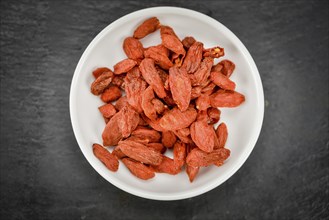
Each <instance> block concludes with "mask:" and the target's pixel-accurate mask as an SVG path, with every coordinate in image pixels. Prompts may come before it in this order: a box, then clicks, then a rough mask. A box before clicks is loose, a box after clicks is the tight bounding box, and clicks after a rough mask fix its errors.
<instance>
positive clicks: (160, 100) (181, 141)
mask: <svg viewBox="0 0 329 220" xmlns="http://www.w3.org/2000/svg"><path fill="white" fill-rule="evenodd" d="M158 29H160V34H161V39H162V43H161V44H160V45H156V46H151V47H148V48H144V47H143V45H142V43H141V42H140V41H139V39H141V38H143V37H145V36H146V35H148V34H150V33H152V32H155V31H156V30H158ZM123 50H124V51H125V53H126V55H127V57H128V58H127V59H125V60H122V61H120V62H119V63H117V64H116V65H115V66H114V71H111V70H110V69H109V68H106V67H102V68H98V69H96V70H95V71H94V72H93V75H94V76H95V78H96V79H95V81H94V82H93V83H92V85H91V92H92V93H93V94H94V95H100V97H101V99H102V100H103V101H104V102H105V103H107V104H105V105H103V106H101V107H99V110H100V112H101V113H102V115H103V117H104V119H105V121H106V127H105V129H104V131H103V134H102V137H103V145H104V146H110V147H112V146H113V147H114V150H113V151H112V152H110V151H108V150H107V149H106V148H104V147H103V146H101V145H99V144H94V145H93V152H94V154H95V156H96V157H97V158H99V159H100V160H101V161H102V162H103V163H104V164H105V166H106V167H107V168H108V169H110V170H111V171H116V170H118V167H119V160H121V161H122V162H123V163H124V164H125V166H126V167H127V168H128V169H129V170H130V172H131V173H132V174H133V175H135V176H137V177H138V178H141V179H144V180H146V179H150V178H153V177H154V176H155V172H157V173H168V174H172V175H175V174H178V173H179V172H181V170H182V169H183V167H184V165H185V168H186V172H187V174H188V176H189V179H190V181H191V182H192V181H193V180H194V178H195V176H196V175H197V173H198V171H199V169H200V167H206V166H209V165H215V166H221V165H222V164H223V163H224V161H225V160H226V159H227V158H228V157H229V156H230V150H228V149H226V148H225V142H226V139H227V135H228V132H227V127H226V125H225V123H221V124H220V125H219V126H218V127H217V128H216V129H215V128H214V124H215V123H217V122H218V121H219V118H220V110H219V109H218V107H236V106H238V105H240V104H241V103H242V102H244V100H245V98H244V96H243V95H242V94H240V93H238V92H236V91H234V89H235V83H234V82H232V81H231V80H230V79H229V77H230V76H231V74H232V73H233V71H234V68H235V65H234V63H233V62H231V61H229V60H222V61H221V62H219V63H218V64H216V65H214V59H215V58H219V57H222V56H224V49H223V48H221V47H213V48H209V49H205V48H204V47H203V44H202V43H201V42H198V41H196V40H195V39H194V38H193V37H185V38H184V39H183V40H182V41H181V40H180V39H179V38H178V37H177V35H176V34H175V32H174V30H173V29H172V28H171V27H168V26H164V25H161V24H160V22H159V20H158V19H157V18H156V17H152V18H149V19H147V20H146V21H144V22H143V23H142V24H141V25H140V26H138V27H137V29H136V30H135V32H134V35H133V37H127V38H126V39H125V40H124V42H123ZM122 90H123V91H125V96H122ZM114 102H115V104H114ZM170 148H173V155H174V156H173V159H172V158H169V157H167V156H165V155H164V152H165V151H166V150H167V149H170Z"/></svg>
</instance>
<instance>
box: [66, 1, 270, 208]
mask: <svg viewBox="0 0 329 220" xmlns="http://www.w3.org/2000/svg"><path fill="white" fill-rule="evenodd" d="M157 11H162V12H165V11H167V12H168V13H179V14H182V15H188V16H193V17H197V18H198V19H200V20H202V21H205V22H207V23H212V25H215V26H218V25H219V26H221V28H223V29H225V31H226V33H227V35H228V36H229V38H230V39H231V40H232V41H233V42H234V44H236V45H237V46H238V48H239V50H241V52H242V54H243V56H245V58H246V61H247V63H248V64H249V66H250V68H251V70H252V73H253V75H254V77H253V78H254V80H256V85H257V86H256V93H257V101H258V112H259V114H258V117H257V118H256V120H257V122H256V124H257V128H256V131H255V132H254V133H253V134H252V137H251V138H250V141H249V143H247V144H246V146H247V150H246V152H245V153H244V154H243V155H241V156H240V158H239V160H238V161H237V162H236V164H235V166H233V167H232V168H231V169H230V170H229V171H228V172H227V174H226V175H225V176H221V177H220V178H217V181H212V184H207V185H206V186H205V187H202V188H201V187H200V188H197V189H195V190H192V191H188V192H184V193H181V194H180V193H175V194H168V195H164V194H157V193H156V192H145V191H144V190H139V189H134V188H131V187H126V186H124V185H121V183H120V181H116V180H115V179H108V178H107V177H106V176H105V174H103V173H102V172H101V171H100V170H98V168H97V166H96V164H94V163H93V162H92V161H91V159H89V158H88V156H87V155H88V154H87V152H86V151H85V150H84V149H83V147H81V146H82V145H83V144H82V141H81V136H82V135H81V132H79V126H78V124H79V123H78V118H77V115H75V114H74V112H76V110H77V109H76V107H75V105H74V97H75V94H76V91H75V90H74V88H75V87H76V84H77V80H78V74H79V72H81V69H82V64H83V63H84V62H85V59H86V57H87V56H88V54H89V52H90V51H91V50H92V48H93V47H94V46H95V45H96V43H97V42H98V41H99V40H100V39H101V38H102V37H103V36H104V35H105V34H106V33H107V32H109V31H111V29H113V28H115V27H117V26H119V25H120V24H121V23H124V22H126V20H129V19H130V18H131V17H134V16H136V15H138V14H143V13H150V12H151V13H153V14H156V12H157ZM264 108H265V106H264V90H263V85H262V81H261V77H260V74H259V71H258V68H257V66H256V63H255V61H254V59H253V58H252V56H251V54H250V53H249V51H248V49H247V48H246V47H245V46H244V44H243V43H242V41H241V40H240V39H239V38H238V37H237V36H236V35H235V34H234V33H233V32H232V31H231V30H230V29H228V28H227V27H226V26H225V25H223V24H222V23H220V22H219V21H217V20H215V19H214V18H212V17H210V16H208V15H205V14H203V13H201V12H198V11H194V10H191V9H187V8H181V7H173V6H159V7H149V8H144V9H140V10H137V11H133V12H131V13H129V14H127V15H124V16H122V17H120V18H118V19H116V20H115V21H113V22H112V23H110V24H109V25H107V26H106V27H105V28H104V29H103V30H102V31H101V32H99V33H98V34H97V35H96V37H94V38H93V40H92V41H91V42H90V43H89V45H88V46H87V47H86V49H85V50H84V52H83V54H82V56H81V57H80V59H79V61H78V64H77V66H76V68H75V71H74V74H73V77H72V81H71V86H70V96H69V111H70V119H71V125H72V128H73V133H74V136H75V139H76V141H77V143H78V145H79V148H80V150H81V151H82V153H83V155H84V157H85V158H86V159H87V161H88V162H89V164H90V165H91V166H92V167H93V168H94V169H95V171H96V172H97V173H99V174H100V175H101V176H102V177H103V178H104V179H106V180H107V181H108V182H109V183H111V184H112V185H114V186H116V187H117V188H119V189H121V190H124V191H126V192H128V193H130V194H133V195H135V196H139V197H142V198H147V199H152V200H165V201H171V200H181V199H187V198H191V197H195V196H198V195H201V194H203V193H206V192H208V191H210V190H212V189H214V188H216V187H218V186H219V185H221V184H222V183H224V182H225V181H227V180H228V179H229V178H230V177H231V176H233V174H235V173H236V172H237V171H238V170H239V169H240V168H241V167H242V165H243V164H244V163H245V161H246V160H247V159H248V158H249V156H250V154H251V152H252V150H253V149H254V147H255V146H256V143H257V140H258V138H259V135H260V132H261V129H262V124H263V120H264ZM241 157H242V158H241Z"/></svg>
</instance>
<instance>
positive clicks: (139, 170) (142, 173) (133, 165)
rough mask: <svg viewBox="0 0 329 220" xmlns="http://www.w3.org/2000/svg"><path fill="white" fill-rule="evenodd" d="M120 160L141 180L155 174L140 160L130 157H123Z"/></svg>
mask: <svg viewBox="0 0 329 220" xmlns="http://www.w3.org/2000/svg"><path fill="white" fill-rule="evenodd" d="M122 162H123V163H124V165H126V167H127V168H128V169H129V171H130V172H131V173H132V174H133V175H134V176H136V177H138V178H140V179H142V180H148V179H151V178H153V177H154V176H155V174H154V171H153V170H152V169H150V168H149V167H148V166H145V165H144V164H142V163H141V162H138V161H135V160H133V159H131V158H123V159H122Z"/></svg>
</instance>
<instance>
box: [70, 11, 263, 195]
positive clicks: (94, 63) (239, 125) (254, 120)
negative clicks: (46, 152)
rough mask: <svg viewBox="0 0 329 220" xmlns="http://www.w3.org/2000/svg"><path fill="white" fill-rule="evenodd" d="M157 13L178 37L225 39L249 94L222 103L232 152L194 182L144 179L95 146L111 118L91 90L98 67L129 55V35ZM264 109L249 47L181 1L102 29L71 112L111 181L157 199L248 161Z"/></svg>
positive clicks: (152, 39) (82, 142) (81, 70)
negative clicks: (111, 165) (113, 164)
mask: <svg viewBox="0 0 329 220" xmlns="http://www.w3.org/2000/svg"><path fill="white" fill-rule="evenodd" d="M153 16H156V17H158V18H159V20H160V22H161V23H162V24H164V25H169V26H171V27H172V28H173V29H174V30H175V32H176V34H177V35H178V37H180V38H181V39H183V38H184V37H185V36H193V37H194V38H195V39H197V40H198V41H201V42H203V43H204V47H205V48H208V47H213V46H217V45H220V46H221V47H224V48H225V57H224V58H221V59H217V60H215V62H218V61H220V60H222V59H229V60H232V61H233V62H234V63H235V64H236V69H235V71H234V73H233V75H232V76H231V79H232V80H233V81H234V82H235V83H236V85H237V87H236V91H238V92H240V93H242V94H244V95H245V97H246V101H245V103H243V104H242V105H241V106H239V107H237V108H221V112H222V113H221V119H220V122H225V123H226V124H227V127H228V132H229V137H228V140H227V143H226V148H228V149H230V150H231V156H230V157H229V159H228V160H227V161H226V162H225V164H224V165H223V166H221V167H216V166H211V167H206V168H202V169H200V172H199V174H198V176H197V177H196V179H195V180H194V182H193V183H190V181H189V179H188V177H187V175H186V173H185V171H184V172H181V173H180V174H178V175H175V176H172V175H168V174H156V176H155V178H153V179H151V180H148V181H144V180H140V179H138V178H136V177H135V176H133V175H132V174H131V173H130V172H129V171H128V169H127V168H126V167H125V166H124V165H123V164H122V163H121V162H120V166H119V170H118V171H117V172H115V173H114V172H111V171H109V170H108V169H107V168H106V167H105V166H104V165H103V164H102V163H101V162H100V161H99V160H98V159H97V158H96V157H95V156H94V155H93V152H92V144H93V143H100V144H101V143H102V136H101V135H102V131H103V129H104V127H105V122H104V120H103V118H102V116H101V114H100V113H99V111H98V107H99V106H101V105H103V103H102V101H101V100H100V98H99V97H97V96H94V95H92V94H91V92H90V85H91V83H92V82H93V80H94V78H93V76H92V74H91V73H92V71H93V70H94V69H95V68H97V67H103V66H106V67H110V68H112V67H113V65H114V64H116V63H117V62H118V61H120V60H122V59H124V58H126V55H125V54H124V52H123V49H122V43H123V40H124V39H125V38H126V37H128V36H132V35H133V31H134V30H135V28H136V27H137V26H138V25H139V24H140V23H141V22H143V21H144V20H145V19H147V18H150V17H153ZM141 42H142V43H143V45H144V47H148V46H151V45H156V44H159V43H161V40H160V34H159V30H158V31H157V32H155V33H153V34H151V35H149V36H147V37H145V38H144V39H142V40H141ZM263 114H264V95H263V88H262V83H261V79H260V76H259V73H258V70H257V67H256V65H255V63H254V61H253V59H252V57H251V55H250V54H249V52H248V50H247V49H246V47H245V46H244V45H243V44H242V43H241V41H240V40H239V39H238V38H237V37H236V36H235V35H234V34H233V33H232V32H231V31H230V30H229V29H227V28H226V27H225V26H224V25H222V24H221V23H219V22H218V21H216V20H214V19H212V18H210V17H208V16H206V15H204V14H201V13H199V12H196V11H192V10H188V9H183V8H176V7H155V8H147V9H143V10H140V11H136V12H133V13H131V14H128V15H126V16H124V17H122V18H120V19H118V20H116V21H115V22H113V23H112V24H110V25H109V26H107V27H106V28H105V29H104V30H102V31H101V32H100V33H99V34H98V35H97V36H96V37H95V38H94V39H93V41H92V42H91V43H90V44H89V46H88V47H87V49H86V50H85V51H84V53H83V55H82V57H81V58H80V60H79V63H78V65H77V67H76V70H75V72H74V76H73V79H72V84H71V91H70V115H71V121H72V126H73V131H74V134H75V137H76V139H77V141H78V144H79V146H80V148H81V151H82V152H83V154H84V156H85V157H86V159H87V160H88V162H89V163H90V164H91V165H92V166H93V168H94V169H95V170H96V171H97V172H98V173H99V174H100V175H101V176H103V177H104V178H105V179H106V180H107V181H109V182H110V183H112V184H113V185H115V186H117V187H119V188H120V189H122V190H124V191H126V192H129V193H131V194H134V195H136V196H140V197H144V198H149V199H156V200H178V199H184V198H190V197H193V196H197V195H200V194H202V193H205V192H207V191H209V190H211V189H214V188H215V187H217V186H219V185H220V184H222V183H223V182H224V181H226V180H227V179H228V178H230V177H231V176H232V175H233V174H234V173H235V172H236V171H237V170H238V169H239V168H240V167H241V166H242V164H243V163H244V162H245V161H246V159H247V158H248V156H249V154H250V153H251V151H252V149H253V148H254V146H255V144H256V141H257V138H258V136H259V133H260V130H261V126H262V121H263Z"/></svg>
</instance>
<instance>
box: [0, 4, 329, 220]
mask: <svg viewBox="0 0 329 220" xmlns="http://www.w3.org/2000/svg"><path fill="white" fill-rule="evenodd" d="M124 2H125V3H124ZM177 2H178V1H177ZM158 5H174V6H180V7H186V8H190V9H194V10H197V11H200V12H203V13H205V14H207V15H210V16H211V17H213V18H215V19H217V20H219V21H220V22H222V23H223V24H224V25H226V26H227V27H228V28H230V29H231V30H232V31H233V32H234V33H235V34H236V35H237V36H238V37H239V38H240V39H241V40H242V42H243V43H245V45H246V47H247V48H248V49H249V51H250V53H251V54H252V56H253V57H254V59H255V61H256V64H257V65H258V68H259V71H260V74H261V77H262V81H263V85H264V90H265V97H266V109H265V119H264V125H263V129H262V133H261V135H260V138H259V140H258V143H257V145H256V147H255V149H254V151H253V152H252V154H251V156H250V158H249V159H248V160H247V162H246V163H245V165H244V166H243V167H242V168H241V169H240V170H239V171H238V172H237V173H236V174H235V175H234V176H233V177H232V178H230V179H229V180H228V181H226V182H225V183H224V184H222V185H221V186H219V187H217V188H216V189H214V190H212V191H210V192H208V193H206V194H204V195H201V196H198V197H196V198H192V199H186V200H182V201H174V202H159V201H151V200H146V199H142V198H138V197H135V196H132V195H130V194H128V193H125V192H123V191H121V190H120V189H117V188H116V187H114V186H113V185H111V184H109V183H108V182H107V181H106V180H105V179H103V178H102V177H101V176H100V175H98V174H97V173H96V171H94V170H93V168H92V167H91V166H90V165H89V164H88V162H87V160H86V159H85V158H84V157H83V155H82V153H81V151H80V149H79V147H78V145H77V142H76V140H75V138H74V135H73V132H72V128H71V123H70V117H69V107H68V102H69V98H68V97H69V88H70V83H71V78H72V75H73V72H74V69H75V66H76V64H77V62H78V60H79V58H80V56H81V54H82V52H83V50H84V49H85V48H86V46H87V45H88V44H89V42H90V41H91V40H92V39H93V38H94V37H95V35H96V34H97V33H98V32H100V31H101V30H102V29H103V28H104V27H106V26H107V25H108V24H109V23H111V22H112V21H114V20H116V19H117V18H119V17H121V16H123V15H125V14H127V13H130V12H133V11H135V10H138V9H142V8H145V7H151V6H158ZM0 10H1V11H0V18H1V46H0V64H1V70H0V73H1V93H0V95H1V148H0V152H1V157H0V164H1V173H0V174H1V178H0V183H1V188H0V189H1V194H0V218H1V219H34V220H38V219H104V218H109V219H203V220H204V219H328V217H329V214H328V209H329V207H328V206H329V205H328V204H329V201H328V196H329V185H328V184H329V183H328V182H329V176H328V175H329V166H328V158H329V153H328V151H329V149H328V111H329V108H328V11H329V10H328V1H325V0H323V1H321V0H317V1H316V0H312V1H310V0H305V1H302V0H295V1H245V0H238V1H228V0H224V1H196V0H193V1H180V3H174V2H171V1H160V0H152V1H140V2H139V1H119V0H113V1H66V2H59V1H50V0H49V1H48V0H45V1H34V2H32V1H28V0H25V1H16V0H12V1H9V0H2V1H1V3H0Z"/></svg>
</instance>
